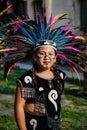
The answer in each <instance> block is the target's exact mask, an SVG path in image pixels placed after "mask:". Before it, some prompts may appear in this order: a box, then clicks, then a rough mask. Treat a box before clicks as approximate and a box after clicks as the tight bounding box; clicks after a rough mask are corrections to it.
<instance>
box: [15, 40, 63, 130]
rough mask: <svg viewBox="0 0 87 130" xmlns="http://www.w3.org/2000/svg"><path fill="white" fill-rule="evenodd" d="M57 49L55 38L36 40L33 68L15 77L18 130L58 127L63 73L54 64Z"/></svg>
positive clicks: (54, 129)
mask: <svg viewBox="0 0 87 130" xmlns="http://www.w3.org/2000/svg"><path fill="white" fill-rule="evenodd" d="M56 53H57V50H56V44H55V42H53V41H50V40H43V41H40V42H38V43H37V44H36V47H35V49H34V58H33V59H34V64H33V68H32V70H29V71H27V72H26V73H25V74H23V75H22V76H21V77H20V78H18V80H17V90H16V96H15V116H16V121H17V124H18V128H19V130H60V113H61V104H60V100H61V94H62V92H63V89H64V77H65V74H64V73H63V72H61V71H60V70H58V68H57V66H56Z"/></svg>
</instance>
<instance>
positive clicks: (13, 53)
mask: <svg viewBox="0 0 87 130" xmlns="http://www.w3.org/2000/svg"><path fill="white" fill-rule="evenodd" d="M64 17H65V14H59V15H57V16H55V17H54V18H52V17H51V18H50V20H49V22H48V23H46V21H45V20H44V18H43V16H42V15H41V16H40V17H39V18H38V22H36V21H33V20H31V19H23V20H22V19H21V18H20V17H18V18H17V20H12V22H11V23H8V24H6V25H1V26H0V53H5V57H3V58H1V59H0V63H5V69H6V71H5V77H7V75H8V73H9V71H10V70H11V69H12V67H13V65H14V64H15V63H16V62H19V61H21V60H24V59H25V57H26V56H27V55H28V57H31V55H32V53H33V50H34V49H35V47H36V46H38V44H37V43H38V42H39V45H40V43H41V42H40V41H50V44H51V43H56V50H57V57H58V58H61V59H63V60H65V61H66V62H67V64H68V65H69V66H70V67H71V68H72V69H73V70H74V71H75V72H76V73H77V70H76V68H77V67H78V68H80V69H81V70H82V71H85V69H84V66H85V65H87V55H85V53H84V52H83V51H81V50H80V49H79V47H80V46H79V45H80V44H84V43H81V42H79V40H80V41H83V40H84V38H82V37H80V36H76V35H72V34H71V30H70V27H69V24H67V25H63V26H59V27H58V25H56V26H55V23H56V24H57V21H59V20H60V21H61V20H62V19H64ZM75 40H78V42H76V41H75ZM74 41H75V42H74Z"/></svg>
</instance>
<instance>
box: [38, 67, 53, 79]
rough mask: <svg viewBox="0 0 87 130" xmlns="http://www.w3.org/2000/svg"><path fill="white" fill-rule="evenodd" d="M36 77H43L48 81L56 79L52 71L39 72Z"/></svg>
mask: <svg viewBox="0 0 87 130" xmlns="http://www.w3.org/2000/svg"><path fill="white" fill-rule="evenodd" d="M36 75H38V76H40V77H42V78H45V79H46V78H47V79H50V78H53V77H54V74H53V72H52V71H51V70H50V69H47V70H43V71H40V70H39V71H38V72H36Z"/></svg>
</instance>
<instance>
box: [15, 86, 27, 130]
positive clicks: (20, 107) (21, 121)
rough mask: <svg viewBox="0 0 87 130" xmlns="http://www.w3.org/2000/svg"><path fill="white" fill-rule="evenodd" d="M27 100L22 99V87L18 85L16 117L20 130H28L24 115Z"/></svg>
mask: <svg viewBox="0 0 87 130" xmlns="http://www.w3.org/2000/svg"><path fill="white" fill-rule="evenodd" d="M24 105H25V99H24V98H22V97H21V87H20V84H17V89H16V95H15V117H16V122H17V125H18V128H19V130H27V128H26V122H25V114H24Z"/></svg>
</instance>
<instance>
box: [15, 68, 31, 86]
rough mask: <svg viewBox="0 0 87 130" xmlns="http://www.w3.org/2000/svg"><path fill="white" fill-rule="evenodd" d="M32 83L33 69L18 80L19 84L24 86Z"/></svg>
mask: <svg viewBox="0 0 87 130" xmlns="http://www.w3.org/2000/svg"><path fill="white" fill-rule="evenodd" d="M31 81H32V69H30V70H28V71H26V72H25V73H23V74H22V75H21V76H20V77H18V78H17V82H19V83H20V84H23V85H24V84H28V83H31Z"/></svg>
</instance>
